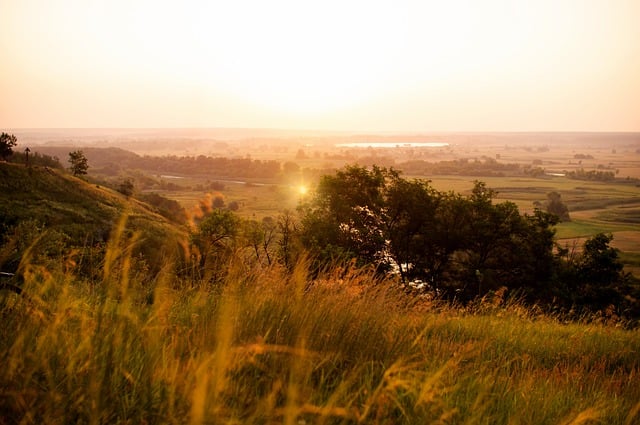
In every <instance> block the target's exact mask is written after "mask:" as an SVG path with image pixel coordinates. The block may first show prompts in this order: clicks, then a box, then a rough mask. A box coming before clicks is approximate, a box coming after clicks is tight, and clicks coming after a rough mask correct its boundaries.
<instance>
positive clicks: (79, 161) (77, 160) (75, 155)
mask: <svg viewBox="0 0 640 425" xmlns="http://www.w3.org/2000/svg"><path fill="white" fill-rule="evenodd" d="M69 163H70V164H71V166H70V167H69V169H70V170H71V173H73V175H74V176H80V175H84V174H87V170H88V169H89V162H88V161H87V157H86V156H84V153H83V152H82V151H81V150H77V151H73V152H69Z"/></svg>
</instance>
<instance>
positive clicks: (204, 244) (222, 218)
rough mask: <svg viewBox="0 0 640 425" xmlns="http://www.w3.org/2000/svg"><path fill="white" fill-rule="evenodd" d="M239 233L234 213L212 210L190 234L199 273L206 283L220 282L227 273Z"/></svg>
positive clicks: (237, 219) (238, 224) (237, 220)
mask: <svg viewBox="0 0 640 425" xmlns="http://www.w3.org/2000/svg"><path fill="white" fill-rule="evenodd" d="M239 231H240V219H239V218H238V217H237V216H236V215H235V214H234V213H232V212H231V211H229V210H223V209H214V210H213V211H211V213H209V214H208V215H207V216H206V217H204V219H203V220H202V221H201V222H200V224H199V225H198V228H197V230H196V231H195V232H193V233H192V234H191V243H192V244H193V247H195V248H196V250H197V252H198V254H199V255H198V256H197V259H198V265H199V267H200V272H201V273H202V276H203V278H204V279H205V280H206V281H209V282H221V281H222V280H223V279H224V277H225V276H226V274H227V273H228V271H229V270H228V262H229V261H230V259H231V258H233V256H234V250H235V245H236V237H237V235H238V233H239Z"/></svg>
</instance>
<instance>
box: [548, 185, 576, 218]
mask: <svg viewBox="0 0 640 425" xmlns="http://www.w3.org/2000/svg"><path fill="white" fill-rule="evenodd" d="M545 208H546V210H547V212H548V213H549V214H554V215H557V216H558V218H559V219H560V221H571V218H570V217H569V208H568V207H567V206H566V205H565V204H564V202H562V199H561V196H560V194H559V193H558V192H549V193H547V202H545Z"/></svg>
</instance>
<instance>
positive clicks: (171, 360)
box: [0, 223, 640, 425]
mask: <svg viewBox="0 0 640 425" xmlns="http://www.w3.org/2000/svg"><path fill="white" fill-rule="evenodd" d="M122 227H123V224H122V223H121V225H120V226H119V229H120V231H119V232H116V234H115V235H114V237H113V238H112V241H113V242H112V243H111V246H110V247H109V248H108V253H107V257H106V260H105V263H104V272H103V274H102V279H101V280H99V281H93V282H86V281H83V280H82V279H80V278H79V277H77V276H75V275H74V274H73V273H72V272H70V271H68V270H69V267H66V270H67V271H65V268H64V267H60V268H59V269H56V268H55V267H54V268H52V267H51V266H49V267H47V268H43V267H38V266H37V265H34V264H30V263H29V259H28V255H27V256H26V257H25V260H24V262H23V264H22V265H21V271H22V273H23V275H24V277H25V282H24V293H25V294H26V296H25V297H19V296H14V295H12V294H4V296H3V298H2V304H1V306H2V310H1V311H0V315H1V316H0V318H1V320H2V323H3V325H2V326H1V327H0V364H1V365H2V367H0V423H7V424H13V423H24V424H30V423H37V424H40V423H52V424H55V423H60V424H68V423H89V424H102V423H132V424H134V423H136V424H137V423H148V424H149V423H163V424H164V423H170V424H171V423H175V424H182V423H190V424H217V423H232V424H233V423H238V424H240V423H242V424H251V423H258V424H269V423H284V424H296V425H297V424H311V423H314V424H315V423H318V424H334V423H367V424H369V423H375V424H378V423H379V424H386V423H389V424H403V423H406V424H424V423H455V424H458V423H462V424H476V423H477V424H584V423H607V424H633V423H638V422H640V378H639V372H640V333H639V332H638V331H637V330H635V331H630V330H623V329H619V328H615V327H607V326H604V325H598V324H562V323H560V322H559V321H558V320H555V319H554V318H551V317H547V316H543V315H540V314H535V313H534V312H533V311H532V310H530V309H525V308H524V307H522V306H520V305H518V304H506V305H505V304H504V303H501V304H500V303H498V302H496V303H495V304H494V303H493V301H491V302H490V301H487V302H485V303H482V304H480V305H479V306H477V307H476V308H474V309H465V310H461V309H455V308H452V307H444V306H440V305H438V304H437V303H434V302H431V301H428V300H422V299H420V298H419V297H416V296H408V295H407V294H405V293H403V292H401V291H399V290H397V289H396V286H395V285H394V284H393V282H389V281H385V280H380V279H378V278H375V277H373V276H372V275H371V274H369V273H367V272H365V271H350V270H344V269H341V270H337V269H335V270H331V271H327V272H326V273H324V274H323V275H322V276H319V277H315V278H314V279H311V278H310V276H308V275H307V266H306V264H305V262H304V261H302V262H300V263H299V264H298V265H297V266H296V268H295V269H294V270H293V271H291V272H288V271H285V270H284V269H281V268H279V267H277V266H274V267H270V268H266V269H265V268H259V267H257V266H252V265H250V264H248V263H245V262H241V261H232V262H231V263H230V264H229V265H228V267H229V274H228V278H227V281H226V282H225V283H224V284H221V285H218V286H215V287H212V286H210V285H206V284H204V283H202V282H198V281H193V280H190V281H181V280H180V279H178V278H177V277H176V276H174V275H172V274H171V273H170V272H169V271H166V272H164V273H161V274H160V275H158V277H157V278H156V279H155V280H154V281H153V282H149V279H140V278H139V276H138V275H137V274H136V273H134V271H133V270H132V263H131V257H130V256H129V253H130V252H131V247H132V243H133V242H135V241H134V240H132V239H127V240H125V239H124V238H123V237H122V232H121V230H122ZM167 270H169V269H167ZM498 301H499V300H498ZM498 304H499V305H498Z"/></svg>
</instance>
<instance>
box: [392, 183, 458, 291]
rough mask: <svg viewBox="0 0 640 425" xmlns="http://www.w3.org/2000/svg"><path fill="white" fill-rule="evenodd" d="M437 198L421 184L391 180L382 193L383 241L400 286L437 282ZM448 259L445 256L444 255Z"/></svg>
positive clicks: (438, 205) (441, 260) (427, 187)
mask: <svg viewBox="0 0 640 425" xmlns="http://www.w3.org/2000/svg"><path fill="white" fill-rule="evenodd" d="M441 201H442V198H441V196H440V194H439V193H438V192H437V191H436V190H435V189H433V188H432V187H431V186H429V182H428V181H425V180H413V181H408V180H405V179H402V178H399V177H396V178H393V179H392V181H391V183H390V184H389V186H388V189H387V191H386V208H385V210H384V211H385V216H386V217H385V219H384V225H385V238H386V240H388V241H389V247H388V250H389V255H390V256H391V258H392V259H393V261H394V262H395V265H396V267H397V269H398V271H399V273H400V276H401V278H402V280H403V282H408V281H416V280H422V281H425V282H428V283H429V284H430V285H431V286H434V285H435V282H436V281H437V280H438V274H439V271H440V270H441V269H442V268H441V267H440V264H441V263H446V262H447V260H448V258H447V259H444V258H443V256H442V255H440V254H441V253H443V251H442V250H440V249H439V248H438V221H437V219H436V216H437V214H438V209H439V207H440V205H441ZM444 256H445V257H448V253H444Z"/></svg>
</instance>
